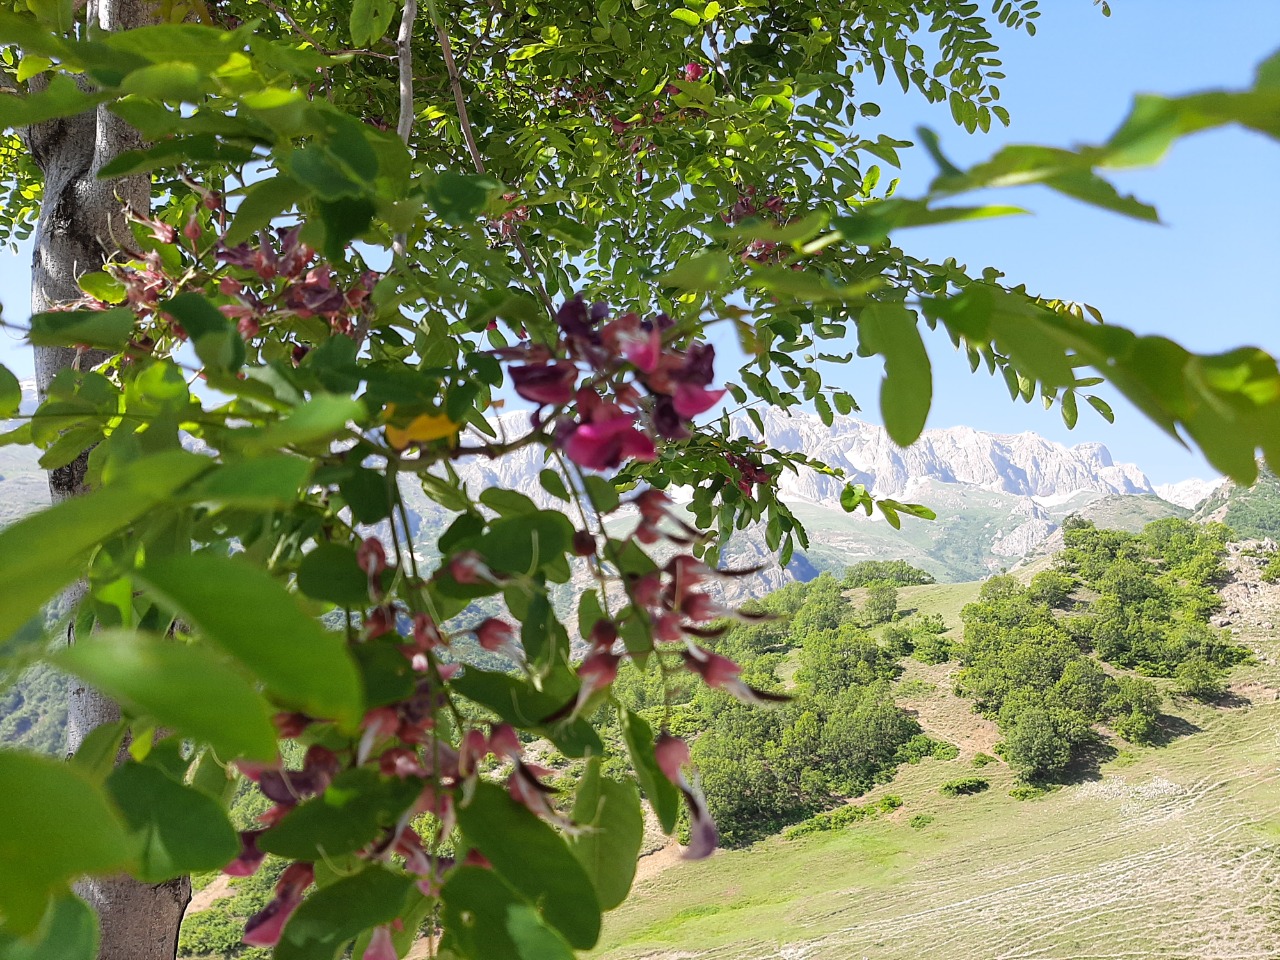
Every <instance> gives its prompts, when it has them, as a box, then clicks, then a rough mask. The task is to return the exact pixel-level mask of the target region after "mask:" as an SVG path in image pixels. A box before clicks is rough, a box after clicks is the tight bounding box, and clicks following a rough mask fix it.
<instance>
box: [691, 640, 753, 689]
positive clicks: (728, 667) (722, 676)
mask: <svg viewBox="0 0 1280 960" xmlns="http://www.w3.org/2000/svg"><path fill="white" fill-rule="evenodd" d="M684 665H685V666H686V667H687V668H688V669H689V670H691V671H693V672H694V673H696V674H697V675H698V676H700V677H701V678H702V679H703V680H704V681H706V684H707V686H709V687H716V688H718V689H725V688H727V687H728V686H729V685H730V684H732V683H734V682H735V681H737V680H738V674H740V673H742V668H741V667H740V666H738V665H737V664H736V663H734V662H733V661H732V660H730V659H729V658H728V657H722V656H720V654H718V653H712V652H711V651H710V650H706V649H703V648H702V647H690V648H689V650H688V651H687V652H686V653H685V654H684ZM738 682H741V681H738Z"/></svg>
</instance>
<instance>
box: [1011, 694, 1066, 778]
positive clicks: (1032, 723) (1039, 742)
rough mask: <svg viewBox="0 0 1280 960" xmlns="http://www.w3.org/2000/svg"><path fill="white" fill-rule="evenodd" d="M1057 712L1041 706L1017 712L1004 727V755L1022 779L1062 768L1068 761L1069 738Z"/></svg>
mask: <svg viewBox="0 0 1280 960" xmlns="http://www.w3.org/2000/svg"><path fill="white" fill-rule="evenodd" d="M1061 720H1062V717H1061V716H1060V715H1057V714H1055V713H1054V712H1051V711H1050V710H1047V709H1045V708H1043V707H1028V708H1026V709H1024V710H1021V711H1019V712H1018V713H1017V715H1016V717H1015V718H1014V720H1013V722H1012V723H1011V724H1009V726H1008V728H1007V729H1006V730H1004V731H1003V732H1004V741H1003V742H1004V758H1005V760H1006V761H1007V762H1008V764H1009V766H1011V767H1012V768H1013V769H1014V770H1016V771H1017V772H1018V774H1019V776H1021V777H1022V778H1023V779H1025V780H1038V779H1042V778H1044V777H1050V776H1053V775H1054V774H1057V773H1059V772H1061V771H1062V769H1063V768H1064V767H1066V765H1067V764H1068V763H1070V762H1071V740H1070V739H1069V737H1068V731H1067V730H1065V729H1064V725H1063V723H1062V722H1061Z"/></svg>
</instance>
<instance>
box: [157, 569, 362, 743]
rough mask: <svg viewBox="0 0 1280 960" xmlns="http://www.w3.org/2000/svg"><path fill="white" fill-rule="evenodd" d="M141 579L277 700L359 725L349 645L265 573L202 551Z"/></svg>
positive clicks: (356, 685) (356, 686) (359, 704)
mask: <svg viewBox="0 0 1280 960" xmlns="http://www.w3.org/2000/svg"><path fill="white" fill-rule="evenodd" d="M135 576H136V577H137V578H138V579H139V580H140V581H142V582H143V583H144V584H145V585H146V586H147V587H148V588H149V589H150V590H151V592H152V593H154V594H156V595H157V596H158V597H159V598H160V599H161V600H163V601H164V603H166V604H167V605H169V606H170V607H172V608H173V610H174V611H175V612H177V613H179V614H180V615H181V616H182V617H183V619H185V620H186V621H187V622H188V623H191V624H194V625H195V627H196V628H197V629H198V630H199V632H200V633H201V634H203V635H204V636H205V637H207V638H208V639H209V640H211V641H212V642H214V643H216V644H217V645H218V646H220V647H222V649H224V650H225V651H226V652H227V653H229V654H231V656H233V657H235V658H236V659H237V660H239V661H240V662H241V663H242V664H244V665H245V666H246V667H248V668H249V670H251V671H252V672H253V674H254V675H255V676H256V677H258V678H259V679H260V680H261V681H262V682H263V683H264V684H266V687H267V690H268V692H270V693H271V694H273V695H274V696H276V697H278V698H280V699H281V700H283V701H284V702H286V703H288V704H290V705H291V706H293V707H295V708H297V709H299V710H302V711H303V712H305V713H308V714H310V715H311V716H314V717H331V718H334V719H336V720H338V721H339V722H341V723H343V724H346V725H353V724H354V723H355V722H356V721H358V720H359V718H360V715H361V713H362V708H363V698H362V695H361V690H360V679H359V674H358V673H357V671H356V667H355V664H354V662H353V661H352V659H351V656H350V654H349V653H348V652H347V644H346V640H345V639H344V638H343V637H342V635H340V634H337V633H331V632H330V631H328V630H325V629H324V628H323V627H322V626H320V624H319V623H317V622H316V621H315V620H313V619H311V617H309V616H307V614H306V613H304V612H303V611H302V609H301V608H300V607H299V606H298V604H297V602H296V601H295V600H294V598H293V597H292V596H290V595H289V593H288V591H286V590H285V588H284V587H283V586H281V585H280V584H279V583H277V582H276V581H275V580H273V579H272V578H271V576H270V575H269V574H268V573H266V571H264V570H260V569H258V568H257V567H255V566H253V565H251V564H250V563H248V562H246V561H244V560H240V559H233V558H230V557H220V556H216V555H214V554H212V553H197V554H193V555H191V556H188V557H172V556H170V557H165V558H163V559H162V560H161V561H160V562H159V563H155V564H148V565H147V566H145V567H143V568H142V569H140V570H138V571H137V572H136V574H135Z"/></svg>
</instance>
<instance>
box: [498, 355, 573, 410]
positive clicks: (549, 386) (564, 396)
mask: <svg viewBox="0 0 1280 960" xmlns="http://www.w3.org/2000/svg"><path fill="white" fill-rule="evenodd" d="M507 372H508V373H509V374H510V375H511V384H512V386H513V387H515V391H516V393H518V394H520V396H522V397H524V398H525V399H526V400H530V401H532V402H533V403H546V404H552V405H560V404H563V403H568V402H569V401H570V400H572V399H573V387H574V382H575V381H576V380H577V379H578V368H577V367H575V366H574V365H573V364H572V363H571V362H570V361H568V360H561V361H558V362H557V363H550V364H547V365H545V366H540V367H535V366H528V365H526V366H520V367H509V368H508V369H507Z"/></svg>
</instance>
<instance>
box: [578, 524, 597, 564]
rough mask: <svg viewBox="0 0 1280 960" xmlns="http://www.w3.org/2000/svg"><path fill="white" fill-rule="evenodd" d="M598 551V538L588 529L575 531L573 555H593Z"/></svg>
mask: <svg viewBox="0 0 1280 960" xmlns="http://www.w3.org/2000/svg"><path fill="white" fill-rule="evenodd" d="M595 552H596V538H595V537H594V536H592V535H591V534H590V533H588V532H587V531H586V530H575V531H574V532H573V555H574V556H575V557H593V556H595Z"/></svg>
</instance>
